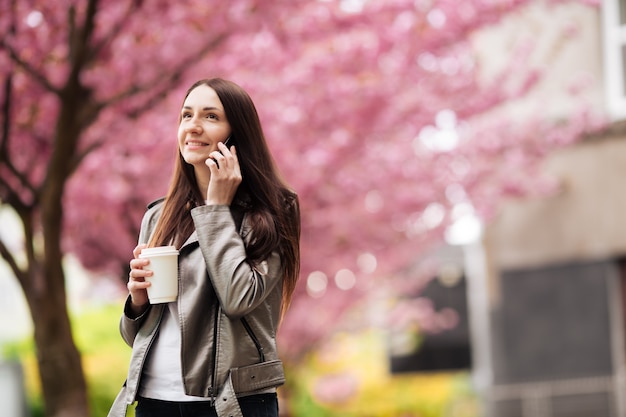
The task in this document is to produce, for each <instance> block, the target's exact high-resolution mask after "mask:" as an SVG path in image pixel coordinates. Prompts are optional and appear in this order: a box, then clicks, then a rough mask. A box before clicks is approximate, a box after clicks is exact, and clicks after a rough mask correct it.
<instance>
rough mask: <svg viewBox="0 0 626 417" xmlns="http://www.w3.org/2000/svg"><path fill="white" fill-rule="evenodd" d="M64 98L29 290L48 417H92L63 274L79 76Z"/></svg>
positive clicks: (77, 126)
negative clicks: (67, 188)
mask: <svg viewBox="0 0 626 417" xmlns="http://www.w3.org/2000/svg"><path fill="white" fill-rule="evenodd" d="M72 81H73V82H71V83H68V85H70V86H71V87H67V89H66V90H64V92H63V94H62V95H61V109H60V112H59V118H58V120H57V126H56V131H55V138H54V143H55V146H54V148H53V152H52V155H51V157H50V162H49V166H48V170H47V173H46V178H45V180H44V184H43V187H42V188H41V194H40V200H39V203H40V206H39V210H40V216H41V220H40V221H41V230H42V233H43V251H40V252H41V253H42V256H40V257H37V258H33V259H31V262H30V265H29V271H30V280H31V282H32V283H31V284H30V288H28V291H25V292H26V299H27V300H28V303H29V307H30V310H31V314H32V317H33V323H34V329H35V345H36V348H37V361H38V364H39V376H40V379H41V387H42V391H43V398H44V401H45V414H46V417H88V416H89V415H90V413H89V407H88V401H87V385H86V383H85V376H84V373H83V367H82V363H81V357H80V353H79V352H78V349H77V348H76V345H75V343H74V339H73V337H72V329H71V325H70V320H69V315H68V312H67V296H66V291H65V273H64V272H63V264H62V261H63V250H62V245H61V236H62V229H63V192H64V190H65V185H66V183H67V180H68V178H69V177H70V175H71V172H72V169H73V167H72V164H73V161H74V157H75V155H76V148H77V143H78V139H79V138H80V134H81V124H82V123H83V121H84V119H81V118H80V117H79V115H80V114H81V111H80V110H82V111H83V112H86V111H87V110H88V109H90V107H89V106H88V105H87V103H86V102H85V101H84V100H83V101H81V99H85V97H86V96H85V95H84V94H82V93H84V90H83V89H81V87H80V85H79V83H78V81H77V78H72Z"/></svg>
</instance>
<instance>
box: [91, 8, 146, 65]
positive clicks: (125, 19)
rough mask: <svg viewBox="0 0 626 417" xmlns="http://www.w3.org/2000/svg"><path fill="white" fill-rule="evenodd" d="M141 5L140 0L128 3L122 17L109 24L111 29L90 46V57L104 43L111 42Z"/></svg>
mask: <svg viewBox="0 0 626 417" xmlns="http://www.w3.org/2000/svg"><path fill="white" fill-rule="evenodd" d="M141 6H143V1H142V0H133V1H132V2H130V3H129V5H128V9H127V10H126V13H124V16H123V18H122V19H120V20H119V21H117V22H116V23H115V24H114V25H113V26H111V30H109V32H108V33H107V34H105V35H104V36H103V37H102V39H101V40H100V42H98V43H96V44H95V45H94V46H93V47H92V48H90V58H91V57H93V56H97V55H98V54H99V53H100V52H101V51H102V50H103V49H104V47H105V46H106V45H108V44H110V43H112V42H113V40H114V39H115V38H116V37H117V35H119V34H120V33H123V29H124V27H125V26H126V25H127V24H128V22H130V18H131V17H133V16H135V13H137V11H138V10H139V9H140V8H141Z"/></svg>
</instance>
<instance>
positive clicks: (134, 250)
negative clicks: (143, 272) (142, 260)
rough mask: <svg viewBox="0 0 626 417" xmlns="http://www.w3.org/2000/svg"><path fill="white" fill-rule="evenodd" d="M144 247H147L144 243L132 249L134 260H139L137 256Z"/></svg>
mask: <svg viewBox="0 0 626 417" xmlns="http://www.w3.org/2000/svg"><path fill="white" fill-rule="evenodd" d="M146 246H148V245H146V244H145V243H140V244H139V245H137V246H135V249H133V256H134V257H135V258H139V254H140V253H141V251H142V250H143V249H144V248H145V247H146Z"/></svg>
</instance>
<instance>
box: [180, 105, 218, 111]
mask: <svg viewBox="0 0 626 417" xmlns="http://www.w3.org/2000/svg"><path fill="white" fill-rule="evenodd" d="M183 110H192V107H191V106H183ZM207 110H219V111H223V110H222V109H220V108H219V107H203V108H202V111H207Z"/></svg>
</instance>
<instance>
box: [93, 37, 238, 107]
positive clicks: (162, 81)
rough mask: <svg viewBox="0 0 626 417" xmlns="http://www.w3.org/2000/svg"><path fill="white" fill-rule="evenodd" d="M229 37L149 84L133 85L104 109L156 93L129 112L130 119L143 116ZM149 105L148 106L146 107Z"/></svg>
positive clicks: (199, 52) (206, 47)
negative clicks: (137, 95) (149, 92)
mask: <svg viewBox="0 0 626 417" xmlns="http://www.w3.org/2000/svg"><path fill="white" fill-rule="evenodd" d="M227 37H228V35H226V34H220V35H218V36H216V37H215V38H213V39H212V40H211V41H210V42H207V43H206V44H205V45H204V46H203V47H202V48H200V49H199V50H198V51H196V52H194V53H192V54H189V56H188V57H187V58H186V59H185V60H183V61H181V62H180V63H179V64H178V65H177V66H176V67H175V68H174V69H173V70H171V71H164V72H162V73H161V74H160V75H158V76H157V77H156V79H154V80H151V81H149V82H146V83H144V84H143V85H136V84H135V85H133V86H131V87H130V88H129V89H128V90H126V91H122V92H121V93H119V94H117V95H115V96H113V97H111V98H109V99H108V100H105V101H103V102H102V103H101V104H102V106H103V107H106V106H111V105H113V104H115V103H118V102H120V101H122V100H124V99H126V98H128V97H132V96H134V95H136V94H139V93H142V92H145V91H154V93H153V94H151V95H150V97H149V98H148V99H146V100H145V102H144V103H142V104H141V105H138V106H137V107H135V108H134V109H131V110H130V111H128V112H127V114H128V116H129V117H130V118H137V117H139V116H141V115H142V114H143V113H145V112H146V111H148V110H150V109H152V108H154V106H156V105H157V104H158V103H159V102H160V101H161V100H163V99H164V98H165V97H166V96H167V95H168V94H169V92H170V90H171V89H172V88H173V87H175V86H176V85H177V84H178V82H179V81H180V79H181V78H182V76H183V75H184V74H185V72H186V71H187V70H188V68H189V67H190V66H191V65H192V64H193V63H194V62H195V61H197V59H198V56H203V55H204V54H206V53H207V52H208V51H210V50H211V49H214V48H216V47H217V46H218V45H219V44H221V43H222V42H223V41H224V40H225V39H226V38H227ZM155 85H156V86H159V88H156V89H155ZM146 104H147V105H146Z"/></svg>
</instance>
